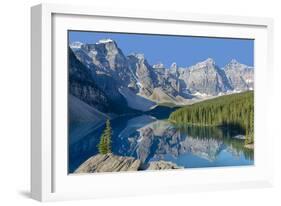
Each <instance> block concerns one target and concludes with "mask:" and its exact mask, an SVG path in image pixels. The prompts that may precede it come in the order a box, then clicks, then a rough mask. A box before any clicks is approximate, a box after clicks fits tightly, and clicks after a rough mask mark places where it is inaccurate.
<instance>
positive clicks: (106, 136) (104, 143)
mask: <svg viewBox="0 0 281 206" xmlns="http://www.w3.org/2000/svg"><path fill="white" fill-rule="evenodd" d="M111 135H112V130H111V126H110V121H109V120H107V121H106V126H105V129H104V131H103V133H102V135H101V138H100V143H99V145H98V149H99V153H100V154H107V153H111Z"/></svg>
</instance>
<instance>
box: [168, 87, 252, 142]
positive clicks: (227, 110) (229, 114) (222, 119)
mask: <svg viewBox="0 0 281 206" xmlns="http://www.w3.org/2000/svg"><path fill="white" fill-rule="evenodd" d="M169 120H170V122H172V123H176V124H186V125H198V126H224V127H233V128H235V127H237V128H240V129H242V130H244V133H245V135H246V140H245V143H246V144H250V143H253V142H254V92H253V91H247V92H243V93H239V94H232V95H225V96H222V97H218V98H215V99H211V100H206V101H204V102H199V103H195V104H192V105H188V106H185V107H183V108H180V109H177V110H176V111H174V112H173V113H171V114H170V116H169Z"/></svg>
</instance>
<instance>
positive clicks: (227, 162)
mask: <svg viewBox="0 0 281 206" xmlns="http://www.w3.org/2000/svg"><path fill="white" fill-rule="evenodd" d="M111 126H112V131H113V135H112V152H113V153H114V154H116V155H122V156H132V157H135V158H138V159H140V160H141V161H142V162H144V163H148V162H149V161H152V160H166V161H171V162H173V163H175V164H177V165H178V166H183V167H185V168H198V167H215V166H239V165H252V164H253V163H254V161H253V158H254V152H253V150H250V149H247V148H245V147H244V140H243V136H242V134H243V133H242V131H239V129H237V128H235V129H234V128H220V127H199V126H186V127H180V126H175V125H173V124H171V123H169V122H168V121H167V120H163V119H157V118H155V117H153V116H150V115H140V116H123V117H119V118H116V119H114V120H112V121H111ZM70 128H73V129H72V130H70V131H69V133H70V136H69V172H73V171H74V170H75V169H76V168H77V167H78V166H79V165H80V164H82V163H83V162H84V161H85V160H87V159H88V158H89V157H90V156H92V155H95V154H97V153H98V149H97V144H98V142H99V138H100V135H101V133H102V131H103V129H104V126H101V127H100V128H98V129H97V128H91V125H90V124H77V125H72V126H71V127H70ZM241 138H242V139H241Z"/></svg>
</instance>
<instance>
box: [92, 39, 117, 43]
mask: <svg viewBox="0 0 281 206" xmlns="http://www.w3.org/2000/svg"><path fill="white" fill-rule="evenodd" d="M111 42H114V41H113V40H112V39H101V40H99V41H98V42H97V43H96V44H106V43H111Z"/></svg>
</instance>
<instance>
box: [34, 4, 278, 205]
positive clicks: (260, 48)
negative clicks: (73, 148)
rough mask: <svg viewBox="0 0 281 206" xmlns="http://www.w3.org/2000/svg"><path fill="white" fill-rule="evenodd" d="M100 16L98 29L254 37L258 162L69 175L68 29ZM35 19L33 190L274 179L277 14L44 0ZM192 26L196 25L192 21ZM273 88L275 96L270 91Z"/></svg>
mask: <svg viewBox="0 0 281 206" xmlns="http://www.w3.org/2000/svg"><path fill="white" fill-rule="evenodd" d="M99 21H100V22H99ZM93 22H95V24H94V26H95V30H111V31H117V32H124V31H125V32H128V31H134V32H136V33H138V32H142V33H146V32H150V33H165V34H166V33H169V34H175V32H176V34H179V33H180V34H185V35H195V36H196V35H197V36H212V37H237V38H240V37H241V38H254V39H255V69H256V70H255V108H256V109H255V165H254V166H251V167H243V168H242V167H241V168H240V167H229V168H223V167H222V168H204V169H191V170H188V169H185V170H174V171H164V172H162V171H161V172H159V171H153V172H126V173H120V174H119V173H118V174H117V173H113V174H93V175H76V176H75V175H68V174H67V170H66V167H65V165H66V164H67V163H66V162H65V161H66V160H67V153H66V151H67V149H66V145H65V142H66V139H65V138H66V136H65V135H66V134H67V132H66V128H67V127H66V122H65V121H66V116H67V115H66V108H65V103H66V95H67V92H66V91H67V90H66V88H67V87H66V84H64V83H66V79H67V76H66V73H65V72H66V71H67V67H66V63H67V60H66V59H67V56H66V52H67V51H66V50H67V46H66V44H65V42H67V38H66V36H65V34H66V33H65V32H66V31H67V30H68V29H79V30H83V29H84V30H92V29H93ZM116 22H118V27H117V26H116ZM156 24H157V26H155V25H156ZM132 25H139V27H138V28H137V27H136V26H132ZM31 26H32V28H31V50H32V51H31V56H32V59H31V71H32V72H31V73H32V76H31V79H32V85H31V94H32V99H31V108H32V114H31V125H32V128H31V196H32V198H34V199H36V200H39V201H52V200H69V199H83V198H98V197H113V196H123V195H139V194H151V193H168V192H189V191H209V190H214V189H221V190H222V189H239V188H246V187H268V186H272V182H273V181H272V180H273V160H272V157H273V140H274V137H273V135H272V133H270V130H269V128H270V125H269V121H268V120H269V116H268V115H267V112H266V111H267V108H270V106H271V104H272V102H271V101H270V100H271V95H270V93H268V91H271V89H270V88H272V87H273V86H272V82H271V81H270V80H271V77H272V76H273V75H274V74H273V54H272V52H273V32H272V29H273V21H272V19H269V18H258V17H238V16H225V15H202V14H189V13H169V14H167V13H164V12H163V13H161V12H152V11H138V10H135V11H133V10H130V11H128V10H125V9H124V10H120V9H118V10H115V9H112V8H98V7H96V8H95V7H87V6H70V5H57V4H40V5H37V6H34V7H32V9H31ZM186 26H187V27H186ZM105 27H106V28H105ZM191 27H192V31H191V29H190V30H188V29H187V28H191ZM168 28H174V29H168ZM175 29H176V30H175ZM58 68H59V69H58ZM266 88H267V89H266ZM265 93H266V94H267V95H268V98H262V95H263V94H265ZM64 122H65V123H64ZM58 137H60V138H58ZM264 137H266V138H264Z"/></svg>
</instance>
